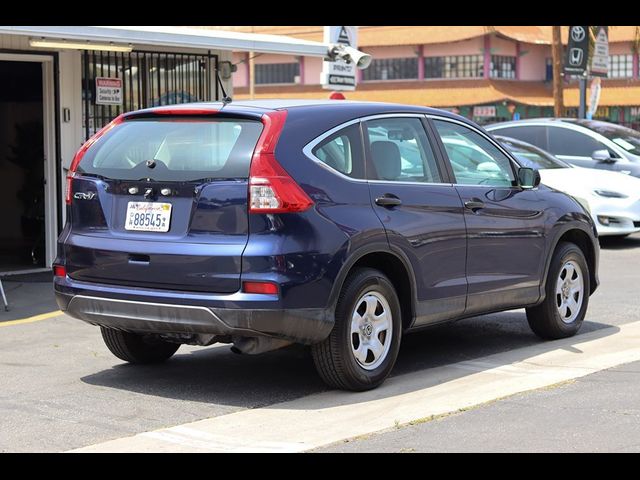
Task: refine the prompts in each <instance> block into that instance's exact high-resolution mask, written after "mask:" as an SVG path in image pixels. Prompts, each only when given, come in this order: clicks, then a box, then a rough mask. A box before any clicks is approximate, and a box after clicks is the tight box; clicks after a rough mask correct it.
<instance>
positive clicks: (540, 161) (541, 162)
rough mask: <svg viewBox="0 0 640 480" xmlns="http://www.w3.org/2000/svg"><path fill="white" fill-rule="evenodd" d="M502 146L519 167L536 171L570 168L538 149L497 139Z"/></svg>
mask: <svg viewBox="0 0 640 480" xmlns="http://www.w3.org/2000/svg"><path fill="white" fill-rule="evenodd" d="M496 140H498V141H499V142H500V143H501V144H502V145H504V146H505V147H506V148H507V150H509V151H510V152H511V153H512V154H513V156H514V157H516V160H518V163H519V164H520V166H521V167H527V168H535V169H537V170H545V169H547V170H548V169H553V168H571V166H570V165H569V164H568V163H565V162H563V161H562V160H558V159H557V158H555V157H553V156H551V155H549V154H548V153H546V152H544V151H543V150H540V149H539V148H536V147H533V146H528V145H522V144H520V143H517V144H516V143H513V142H510V141H509V140H507V139H503V138H501V137H497V138H496Z"/></svg>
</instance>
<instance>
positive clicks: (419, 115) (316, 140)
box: [302, 113, 453, 186]
mask: <svg viewBox="0 0 640 480" xmlns="http://www.w3.org/2000/svg"><path fill="white" fill-rule="evenodd" d="M424 117H425V114H424V113H378V114H375V115H368V116H366V117H359V118H356V119H353V120H349V121H348V122H344V123H341V124H340V125H338V126H336V127H333V128H332V129H331V130H327V131H326V132H324V133H323V134H321V135H320V136H318V137H316V138H314V139H313V140H311V141H310V142H309V143H307V144H306V145H305V146H304V147H303V148H302V153H304V154H305V155H306V156H307V157H308V158H309V159H311V160H313V161H314V162H315V163H317V164H318V165H320V166H322V167H323V168H325V169H327V170H329V171H330V172H331V173H333V174H334V175H337V176H338V177H341V178H343V179H345V180H348V181H350V182H354V183H371V184H385V185H386V184H390V185H427V186H440V185H442V186H452V185H453V184H451V183H445V182H442V183H426V182H403V181H393V180H368V179H365V178H352V177H349V176H348V175H345V174H344V173H342V172H340V171H338V170H336V169H335V168H333V167H331V166H329V165H327V164H326V163H324V162H323V161H322V160H320V159H319V158H318V157H316V156H315V155H314V154H313V153H312V150H313V149H314V148H315V147H316V146H317V145H318V144H319V143H321V142H322V141H323V140H324V139H325V138H327V137H330V136H331V135H333V134H334V133H336V132H338V131H340V130H342V129H343V128H347V127H349V126H351V125H354V124H356V123H362V122H366V121H368V120H379V119H382V118H424ZM425 134H427V135H428V132H425Z"/></svg>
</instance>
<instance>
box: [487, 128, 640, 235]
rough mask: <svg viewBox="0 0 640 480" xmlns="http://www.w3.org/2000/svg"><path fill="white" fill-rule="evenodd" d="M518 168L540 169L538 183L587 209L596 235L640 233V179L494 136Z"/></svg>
mask: <svg viewBox="0 0 640 480" xmlns="http://www.w3.org/2000/svg"><path fill="white" fill-rule="evenodd" d="M495 138H496V140H498V141H499V142H500V143H502V145H504V146H505V147H507V149H508V150H509V151H510V152H511V153H512V154H513V156H514V157H515V158H516V160H517V161H518V164H519V165H520V166H522V167H529V168H533V169H536V170H538V171H539V172H540V177H541V182H542V183H543V184H544V185H546V186H548V187H551V188H555V189H556V190H559V191H561V192H564V193H567V194H569V195H571V196H572V197H573V198H575V199H576V200H578V202H580V203H581V204H582V205H583V206H584V207H585V208H586V209H587V210H588V211H589V213H591V217H592V218H593V221H594V222H595V224H596V228H597V230H598V235H599V236H601V237H602V236H605V235H608V236H622V237H625V236H627V235H630V234H632V233H636V232H640V179H639V178H636V177H632V176H629V175H624V174H622V173H618V172H606V171H600V170H594V169H592V168H581V167H576V166H573V165H571V164H569V163H566V162H563V161H562V160H559V159H557V158H555V157H554V156H553V155H551V154H549V153H548V152H545V151H544V150H541V149H539V148H538V147H535V146H533V145H531V144H529V143H526V142H521V141H520V140H516V139H513V138H509V137H503V136H500V135H496V136H495Z"/></svg>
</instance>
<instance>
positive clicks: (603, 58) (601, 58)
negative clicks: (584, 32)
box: [589, 27, 609, 77]
mask: <svg viewBox="0 0 640 480" xmlns="http://www.w3.org/2000/svg"><path fill="white" fill-rule="evenodd" d="M597 28H598V30H597V33H596V41H595V43H594V45H593V56H592V57H591V68H590V69H589V73H590V74H591V75H593V76H594V77H606V76H608V73H609V27H597Z"/></svg>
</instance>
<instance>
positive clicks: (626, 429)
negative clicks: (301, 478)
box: [315, 362, 640, 453]
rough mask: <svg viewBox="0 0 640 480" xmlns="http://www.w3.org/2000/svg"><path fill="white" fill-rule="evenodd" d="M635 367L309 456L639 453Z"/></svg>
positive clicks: (639, 365)
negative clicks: (367, 453) (463, 453)
mask: <svg viewBox="0 0 640 480" xmlns="http://www.w3.org/2000/svg"><path fill="white" fill-rule="evenodd" d="M639 373H640V362H634V363H629V364H626V365H621V366H618V367H615V368H612V369H609V370H604V371H602V372H598V373H594V374H592V375H587V376H585V377H581V378H578V379H576V380H574V381H571V382H567V383H564V384H561V385H558V386H556V387H548V388H543V389H539V390H535V391H533V392H526V393H521V394H518V395H514V396H511V397H508V398H505V399H503V400H498V401H495V402H492V403H489V404H485V405H481V406H479V407H476V408H472V409H470V410H467V411H463V412H460V413H456V414H453V415H449V416H444V417H441V418H436V419H433V420H429V419H424V421H422V422H421V423H420V422H416V423H415V424H414V425H409V426H406V427H402V426H400V427H398V428H396V429H393V430H391V431H387V432H384V433H378V434H374V435H370V436H368V437H366V438H361V439H354V440H352V441H349V442H342V443H339V444H335V445H333V446H330V447H328V448H323V449H318V450H315V451H316V452H385V453H387V452H389V453H390V452H403V453H411V452H638V451H640V375H639Z"/></svg>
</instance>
